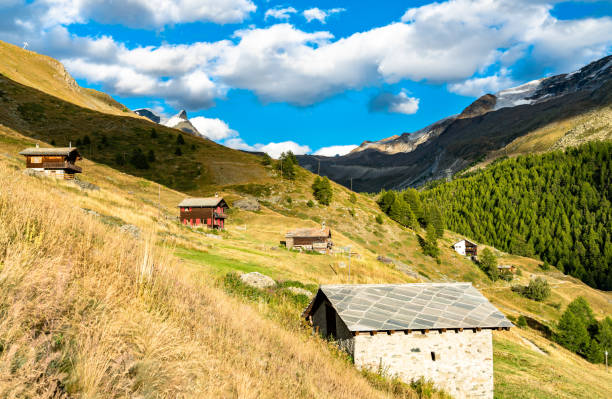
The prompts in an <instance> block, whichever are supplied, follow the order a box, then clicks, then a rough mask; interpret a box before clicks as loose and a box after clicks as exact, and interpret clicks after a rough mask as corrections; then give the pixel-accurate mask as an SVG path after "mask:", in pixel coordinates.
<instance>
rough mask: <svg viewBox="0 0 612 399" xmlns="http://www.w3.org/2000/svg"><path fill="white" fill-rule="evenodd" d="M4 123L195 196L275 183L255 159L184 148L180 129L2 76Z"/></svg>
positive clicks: (207, 147)
mask: <svg viewBox="0 0 612 399" xmlns="http://www.w3.org/2000/svg"><path fill="white" fill-rule="evenodd" d="M0 123H1V124H3V125H4V126H6V127H8V128H11V129H14V130H16V131H19V132H21V133H23V134H24V135H27V136H30V137H32V138H35V139H39V140H44V141H45V142H47V143H51V144H54V145H56V146H68V144H69V143H72V145H73V146H75V145H76V143H77V142H85V143H87V141H89V144H84V145H82V146H80V151H81V154H82V155H83V156H85V157H87V158H89V159H92V160H95V161H96V162H99V163H103V164H106V165H110V166H112V167H113V168H116V169H119V170H121V171H124V172H126V173H130V174H132V175H137V176H142V177H146V178H148V179H150V180H155V181H157V182H159V183H162V184H164V185H166V186H169V187H173V188H176V189H180V190H183V191H188V192H191V193H194V194H195V193H199V194H211V193H214V191H215V190H217V189H218V186H223V185H232V184H243V183H247V182H260V183H266V182H270V181H271V179H270V177H269V173H268V171H267V170H266V169H265V168H264V167H263V166H262V165H261V163H260V160H259V158H258V157H257V156H255V155H250V154H246V153H244V152H241V151H236V150H232V149H229V148H227V147H223V146H221V145H218V144H216V143H214V142H212V141H210V140H206V139H202V138H199V137H194V136H190V135H188V134H184V133H183V134H182V136H183V138H184V142H185V143H184V144H178V143H177V135H178V134H181V133H180V132H179V131H177V130H175V129H170V128H167V127H165V126H161V125H157V124H154V123H152V122H150V121H148V120H145V119H143V118H139V117H138V118H136V117H129V116H117V115H109V114H106V113H103V112H98V111H93V110H91V109H88V108H84V107H81V106H78V105H75V104H73V103H72V102H68V101H63V100H61V99H58V98H57V97H53V96H51V95H49V94H46V93H44V92H42V91H40V90H37V89H34V88H32V87H29V86H26V85H23V84H20V83H17V82H15V81H13V80H11V79H8V78H7V77H6V76H2V75H0ZM153 132H154V133H153ZM152 136H153V137H152ZM177 149H179V150H180V155H178V154H177ZM138 151H140V152H142V153H143V154H145V156H148V154H149V152H150V151H152V152H153V155H154V157H155V161H150V162H148V167H146V168H144V167H143V166H142V165H139V164H137V163H133V162H131V159H132V158H133V157H134V156H135V153H136V152H138Z"/></svg>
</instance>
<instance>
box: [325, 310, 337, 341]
mask: <svg viewBox="0 0 612 399" xmlns="http://www.w3.org/2000/svg"><path fill="white" fill-rule="evenodd" d="M325 326H326V328H327V335H331V336H333V337H334V338H335V337H336V311H335V310H334V308H333V307H332V306H331V305H330V304H329V303H326V304H325Z"/></svg>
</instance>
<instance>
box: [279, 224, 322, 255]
mask: <svg viewBox="0 0 612 399" xmlns="http://www.w3.org/2000/svg"><path fill="white" fill-rule="evenodd" d="M281 243H284V244H285V245H286V246H287V248H288V249H299V250H305V251H316V252H320V253H326V252H327V251H328V250H331V249H332V246H333V243H332V240H331V230H330V229H329V227H325V225H323V226H321V228H306V229H297V230H292V231H289V232H288V233H287V234H285V241H283V242H281Z"/></svg>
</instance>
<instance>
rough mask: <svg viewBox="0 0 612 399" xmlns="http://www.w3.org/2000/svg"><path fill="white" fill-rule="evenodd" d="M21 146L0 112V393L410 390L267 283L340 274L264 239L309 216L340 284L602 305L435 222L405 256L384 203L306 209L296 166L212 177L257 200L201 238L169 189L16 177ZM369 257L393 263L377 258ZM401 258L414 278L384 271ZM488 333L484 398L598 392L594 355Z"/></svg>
mask: <svg viewBox="0 0 612 399" xmlns="http://www.w3.org/2000/svg"><path fill="white" fill-rule="evenodd" d="M30 143H32V141H31V139H29V138H26V137H24V136H23V135H20V134H19V133H17V132H15V131H14V130H12V129H9V128H6V127H3V126H0V184H1V185H2V187H3V190H2V191H0V204H1V206H0V217H1V218H2V220H3V222H4V223H3V224H2V227H1V229H2V230H1V231H0V246H1V249H2V251H0V253H1V254H2V257H1V258H0V264H2V267H1V269H0V278H1V279H2V281H3V282H5V284H2V289H1V290H0V301H1V302H2V303H3V304H4V308H5V309H6V315H7V317H5V318H4V319H3V320H2V322H1V323H0V338H1V339H2V342H3V348H4V350H3V351H2V352H1V353H0V369H1V370H2V371H0V373H2V376H3V377H2V378H1V379H0V380H1V381H2V382H1V383H0V391H1V392H2V396H7V397H11V396H15V397H18V396H19V397H21V396H37V397H45V396H48V397H51V396H53V395H56V396H61V395H66V396H68V395H69V396H71V397H92V396H104V397H113V396H135V395H140V396H145V397H153V396H156V397H176V396H185V397H203V396H204V397H219V396H222V397H246V398H248V397H321V398H323V397H387V398H388V397H408V398H410V397H416V395H415V394H414V393H413V392H412V391H410V390H404V391H402V390H400V389H399V388H397V386H395V385H393V384H391V383H382V384H381V383H380V381H379V380H378V379H375V378H372V377H371V376H370V377H369V378H366V377H364V376H362V375H361V374H360V373H358V372H357V371H355V370H354V369H353V367H352V366H351V364H350V362H349V361H348V359H346V358H345V357H344V356H343V355H342V354H340V353H338V352H337V351H336V350H335V349H334V346H333V344H328V343H326V342H325V341H323V340H321V339H319V338H316V337H313V336H312V335H311V333H310V330H309V328H308V327H305V326H304V325H303V324H302V323H301V322H300V320H299V319H298V315H299V313H300V312H301V310H302V308H303V306H304V304H305V302H306V298H304V297H296V296H295V295H292V294H291V293H290V292H288V291H287V290H286V289H285V288H283V287H287V286H291V285H294V286H304V287H306V288H308V289H313V288H314V287H315V286H316V284H320V283H334V282H338V283H339V282H347V281H348V275H347V274H348V273H347V272H348V270H347V269H348V268H347V267H342V266H343V264H344V265H347V266H348V259H347V258H346V257H342V256H337V257H334V256H324V255H311V254H305V253H302V254H300V253H294V252H289V251H286V250H283V249H279V248H278V241H279V240H280V239H282V233H283V232H284V231H285V230H286V229H288V228H291V227H296V226H302V225H311V226H315V225H316V224H318V222H319V221H320V220H325V221H326V222H327V223H328V224H329V225H331V226H332V231H333V234H334V236H333V238H334V242H335V244H336V245H337V246H345V245H351V248H352V252H353V254H354V255H353V257H352V262H351V276H352V278H351V281H352V282H402V281H405V282H410V281H417V280H418V281H426V280H428V279H431V280H434V281H449V280H461V281H464V280H468V281H473V283H474V284H475V285H476V286H477V287H479V289H480V290H481V291H482V292H483V293H484V294H485V295H486V296H487V297H488V298H489V299H490V300H491V301H492V302H493V303H494V304H495V305H496V306H498V307H499V308H500V310H502V311H503V312H504V313H506V314H507V315H510V316H517V315H519V314H524V315H527V316H530V317H533V318H535V319H537V320H538V321H540V322H542V323H544V324H550V323H552V322H554V321H555V320H557V319H558V317H559V315H560V313H561V311H562V310H563V308H564V307H565V305H566V304H567V303H569V302H570V301H571V300H572V299H573V298H575V297H576V296H578V295H583V296H585V297H586V298H587V300H588V301H589V302H590V303H591V305H592V307H593V308H594V310H595V313H596V316H597V317H598V318H601V317H602V316H603V315H604V314H610V303H611V301H612V296H611V295H610V294H609V293H603V292H601V291H597V290H593V289H590V288H588V287H586V286H585V285H584V284H582V283H580V282H579V281H577V280H575V279H572V278H570V277H567V276H564V275H562V274H561V273H559V272H558V271H556V270H554V269H552V270H550V271H547V272H543V271H541V270H540V269H539V268H538V266H537V262H535V261H533V260H531V259H527V258H521V257H516V256H510V255H506V254H503V253H499V255H500V257H501V258H502V260H503V262H508V263H513V264H516V265H518V266H519V267H520V268H521V269H522V270H523V275H522V276H521V277H519V279H520V280H521V282H523V283H524V282H526V281H527V280H528V279H529V278H530V276H531V275H532V274H533V275H545V276H546V278H547V279H549V281H550V282H551V284H552V285H553V287H554V288H553V296H552V297H551V298H550V299H549V301H547V302H545V303H535V302H533V301H530V300H528V299H526V298H523V297H520V296H518V294H516V293H514V292H512V291H511V290H510V285H509V284H508V283H505V282H497V283H495V284H492V283H490V282H489V281H488V279H487V278H486V276H484V275H483V274H482V272H480V270H479V269H478V268H477V267H475V266H474V264H472V263H471V262H470V261H468V260H466V259H464V258H462V257H459V256H458V255H457V254H455V253H454V252H453V251H452V250H450V248H448V247H449V246H450V244H451V243H452V242H453V241H454V240H456V238H457V235H455V234H452V233H448V232H447V233H445V236H444V238H443V240H442V241H443V244H444V245H443V247H444V248H442V255H441V264H440V265H438V264H436V263H435V262H434V261H433V260H432V259H431V258H428V257H425V256H423V255H422V254H421V251H420V249H419V246H418V243H417V240H416V236H415V234H414V233H413V232H411V231H409V230H406V229H403V228H401V227H399V226H398V225H396V224H395V223H394V222H392V221H390V220H389V219H388V218H386V217H385V218H384V221H383V224H382V225H379V224H377V223H376V222H374V221H373V219H374V216H375V215H376V214H378V211H377V208H376V205H375V204H374V202H373V201H372V199H370V198H368V197H365V196H361V195H358V196H357V202H356V203H355V204H353V203H351V202H350V200H349V198H350V193H349V192H348V190H346V189H344V188H342V187H339V186H337V185H334V186H333V191H334V201H333V202H332V205H331V206H330V207H320V206H318V205H315V206H314V207H312V208H310V207H308V206H307V201H308V200H309V199H312V196H311V194H310V190H309V188H308V187H309V185H310V184H311V183H312V180H313V176H312V175H311V174H309V173H307V172H305V171H303V170H299V171H298V177H297V180H296V181H295V182H293V183H289V182H287V181H284V182H278V180H277V183H276V184H274V185H260V186H257V185H250V186H233V187H231V189H229V191H225V192H223V193H222V194H223V195H225V196H226V197H228V198H230V201H231V200H233V199H236V198H238V197H239V196H240V195H241V194H240V193H241V192H245V191H248V192H250V193H252V194H255V195H259V196H260V199H261V201H262V203H264V204H265V205H266V206H265V207H264V208H263V209H262V210H261V211H259V212H248V211H241V210H238V209H233V210H232V213H231V216H230V217H231V218H230V221H229V224H228V225H229V228H228V230H227V231H226V232H224V233H222V234H221V235H220V236H214V238H213V237H210V236H206V235H204V234H203V233H202V232H198V231H192V230H191V229H189V228H185V227H183V226H180V225H178V224H177V223H176V220H175V219H174V216H175V215H176V208H175V206H176V204H177V203H178V201H179V200H180V199H181V198H183V196H184V194H182V193H180V192H177V191H173V190H171V189H168V188H166V187H164V186H158V185H157V184H155V183H152V182H150V181H147V180H145V179H142V178H137V177H132V176H130V175H127V174H123V173H120V172H117V171H115V170H113V169H111V168H109V167H107V166H105V165H101V164H97V163H94V162H92V161H89V160H85V161H84V162H83V168H84V170H85V172H86V173H84V174H83V176H82V180H84V181H87V182H90V183H93V184H95V185H97V186H99V187H100V190H94V191H90V190H85V191H83V190H81V189H78V188H77V186H76V185H74V184H72V183H68V182H63V181H56V180H52V179H47V178H37V177H31V176H25V175H23V174H22V173H21V169H23V167H24V164H23V160H21V159H20V157H18V156H16V155H15V154H16V152H17V151H18V150H19V149H21V148H22V147H24V146H27V145H28V144H30ZM271 173H272V172H271ZM58 198H61V199H62V200H61V201H58V200H57V199H58ZM287 198H291V202H289V201H288V200H287ZM158 201H159V202H158ZM160 204H161V206H159V205H160ZM353 208H354V215H355V216H354V217H352V216H350V213H349V210H352V209H353ZM83 209H85V210H87V212H86V211H84V210H83ZM125 224H133V225H135V226H137V227H138V228H139V229H140V235H139V237H140V238H135V237H132V235H130V234H129V233H123V232H122V230H121V226H123V225H125ZM58 231H62V234H61V235H58V234H57V232H58ZM357 254H358V255H357ZM378 255H385V256H390V257H392V258H393V259H396V260H400V261H402V262H404V264H405V265H400V266H392V265H387V264H384V263H382V262H379V261H378V260H376V257H377V256H378ZM406 267H407V268H409V269H412V271H414V272H417V273H418V275H417V276H418V278H414V277H413V275H412V274H411V275H408V274H406V273H404V272H402V271H401V270H400V269H402V270H406ZM243 271H260V272H262V273H264V274H267V275H269V276H271V277H273V278H275V279H276V280H277V281H279V282H281V283H282V284H281V285H280V286H279V288H276V289H274V290H270V291H265V292H261V291H256V290H251V291H249V290H248V289H246V288H245V287H242V286H240V285H239V284H236V283H235V281H234V280H233V279H232V277H231V276H232V275H231V274H229V276H228V273H231V272H237V273H239V272H243ZM408 271H409V272H410V270H408ZM494 335H495V339H494V350H495V359H494V364H495V382H496V397H499V398H575V397H583V398H587V397H588V398H605V397H609V396H610V394H611V393H612V390H611V388H610V384H609V381H610V378H609V375H607V374H605V371H604V369H603V366H601V365H592V364H589V363H587V362H585V361H584V360H582V359H581V358H579V357H577V356H575V355H573V354H571V353H569V352H567V351H565V350H563V349H561V348H559V347H558V346H556V345H554V344H552V343H551V342H550V341H548V340H547V339H546V338H545V337H544V335H543V334H542V333H540V332H538V331H537V330H533V329H526V330H521V329H513V330H512V331H511V332H495V333H494ZM519 387H520V390H519Z"/></svg>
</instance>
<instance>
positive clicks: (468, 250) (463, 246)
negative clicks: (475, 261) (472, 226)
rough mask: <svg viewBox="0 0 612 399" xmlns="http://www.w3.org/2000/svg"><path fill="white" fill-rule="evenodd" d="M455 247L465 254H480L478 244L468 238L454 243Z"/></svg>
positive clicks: (457, 250)
mask: <svg viewBox="0 0 612 399" xmlns="http://www.w3.org/2000/svg"><path fill="white" fill-rule="evenodd" d="M453 249H454V250H455V251H456V252H457V253H458V254H461V255H463V256H478V245H476V244H474V243H473V242H471V241H468V240H461V241H458V242H456V243H455V244H453Z"/></svg>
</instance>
